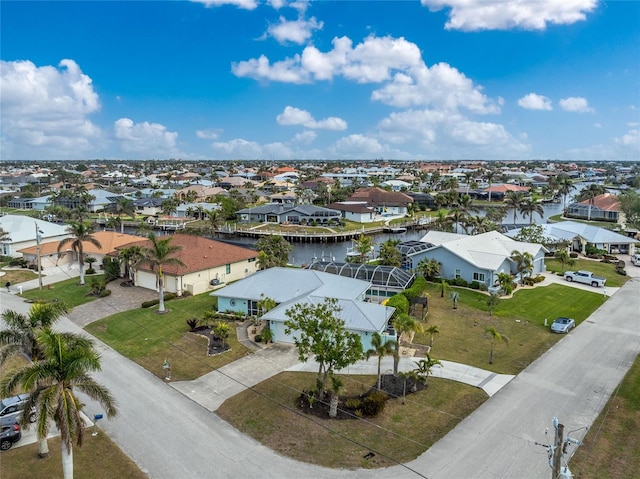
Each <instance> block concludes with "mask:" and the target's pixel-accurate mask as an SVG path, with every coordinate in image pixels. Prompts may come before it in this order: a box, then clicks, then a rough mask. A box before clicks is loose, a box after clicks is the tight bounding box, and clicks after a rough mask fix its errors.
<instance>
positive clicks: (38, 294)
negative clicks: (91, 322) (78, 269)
mask: <svg viewBox="0 0 640 479" xmlns="http://www.w3.org/2000/svg"><path fill="white" fill-rule="evenodd" d="M104 276H105V275H104V274H92V275H85V277H84V279H85V284H84V285H81V284H80V278H71V279H67V280H65V281H60V282H59V283H55V284H52V285H50V286H44V287H43V288H42V291H40V290H39V289H38V288H36V289H31V290H29V291H25V292H24V293H22V297H23V298H25V299H28V300H31V301H46V302H51V301H54V300H57V301H60V302H62V303H64V304H66V305H67V306H68V307H69V308H74V307H76V306H80V305H81V304H84V303H88V302H90V301H93V300H95V299H96V297H95V296H87V294H88V293H89V292H90V291H91V280H93V279H104ZM108 288H109V285H108V284H107V289H108Z"/></svg>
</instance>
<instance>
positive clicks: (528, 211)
mask: <svg viewBox="0 0 640 479" xmlns="http://www.w3.org/2000/svg"><path fill="white" fill-rule="evenodd" d="M520 213H522V216H527V215H528V216H529V224H533V214H534V213H538V214H539V215H540V217H541V218H542V215H544V210H543V209H542V206H540V203H538V202H536V201H533V199H531V198H527V199H526V200H524V201H523V202H522V204H521V205H520Z"/></svg>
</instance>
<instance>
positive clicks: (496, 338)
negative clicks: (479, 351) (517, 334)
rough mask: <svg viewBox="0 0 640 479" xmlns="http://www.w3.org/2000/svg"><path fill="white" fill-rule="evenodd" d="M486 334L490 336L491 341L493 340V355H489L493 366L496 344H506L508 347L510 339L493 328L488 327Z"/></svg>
mask: <svg viewBox="0 0 640 479" xmlns="http://www.w3.org/2000/svg"><path fill="white" fill-rule="evenodd" d="M485 333H487V335H488V336H489V339H490V340H491V353H489V364H493V345H494V343H496V342H498V343H500V342H504V343H505V344H506V345H507V346H508V345H509V338H508V337H506V336H505V335H504V334H500V333H499V332H498V331H497V330H496V328H494V327H493V326H489V327H487V329H485Z"/></svg>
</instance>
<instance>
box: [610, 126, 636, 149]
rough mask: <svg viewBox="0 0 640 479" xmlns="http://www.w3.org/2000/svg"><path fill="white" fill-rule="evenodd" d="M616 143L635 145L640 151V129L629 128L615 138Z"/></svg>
mask: <svg viewBox="0 0 640 479" xmlns="http://www.w3.org/2000/svg"><path fill="white" fill-rule="evenodd" d="M613 141H614V143H616V144H617V145H623V146H633V147H635V149H636V151H637V152H638V153H640V133H639V132H638V130H629V131H628V132H626V133H625V134H624V135H622V136H621V137H619V138H614V140H613Z"/></svg>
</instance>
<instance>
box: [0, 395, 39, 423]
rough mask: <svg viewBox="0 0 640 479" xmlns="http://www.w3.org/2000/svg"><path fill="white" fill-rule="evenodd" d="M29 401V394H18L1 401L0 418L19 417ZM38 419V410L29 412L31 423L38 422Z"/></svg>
mask: <svg viewBox="0 0 640 479" xmlns="http://www.w3.org/2000/svg"><path fill="white" fill-rule="evenodd" d="M27 399H29V395H28V394H18V395H17V396H12V397H10V398H5V399H3V400H2V401H0V418H5V417H19V416H20V415H21V414H22V410H23V409H24V406H25V404H26V403H27ZM36 418H37V415H36V410H35V409H32V410H31V411H30V412H29V422H36Z"/></svg>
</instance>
